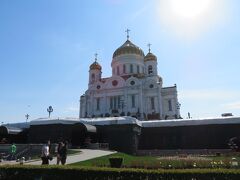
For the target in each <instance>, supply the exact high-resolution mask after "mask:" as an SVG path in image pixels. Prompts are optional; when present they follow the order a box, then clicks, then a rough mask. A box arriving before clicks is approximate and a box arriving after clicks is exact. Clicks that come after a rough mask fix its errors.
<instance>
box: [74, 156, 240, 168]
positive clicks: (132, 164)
mask: <svg viewBox="0 0 240 180" xmlns="http://www.w3.org/2000/svg"><path fill="white" fill-rule="evenodd" d="M110 157H122V158H123V159H124V160H123V167H128V168H144V169H162V168H164V169H173V168H174V169H184V168H231V158H232V157H231V156H228V157H226V156H220V157H192V156H187V157H178V156H171V157H153V156H132V155H128V154H124V153H116V154H113V155H108V156H104V157H99V158H95V159H91V160H87V161H83V162H78V163H74V164H71V166H88V167H109V166H110V163H109V158H110ZM236 158H237V161H238V163H239V164H240V157H239V156H237V157H236ZM238 168H239V166H238Z"/></svg>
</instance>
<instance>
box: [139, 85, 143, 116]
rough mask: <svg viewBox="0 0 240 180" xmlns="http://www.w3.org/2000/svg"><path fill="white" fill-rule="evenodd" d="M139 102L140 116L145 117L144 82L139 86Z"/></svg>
mask: <svg viewBox="0 0 240 180" xmlns="http://www.w3.org/2000/svg"><path fill="white" fill-rule="evenodd" d="M139 102H140V108H139V109H140V118H141V119H143V87H142V83H141V85H140V88H139Z"/></svg>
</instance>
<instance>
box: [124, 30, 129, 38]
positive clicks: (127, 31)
mask: <svg viewBox="0 0 240 180" xmlns="http://www.w3.org/2000/svg"><path fill="white" fill-rule="evenodd" d="M125 32H126V33H127V40H128V39H129V32H130V29H127V30H126V31H125Z"/></svg>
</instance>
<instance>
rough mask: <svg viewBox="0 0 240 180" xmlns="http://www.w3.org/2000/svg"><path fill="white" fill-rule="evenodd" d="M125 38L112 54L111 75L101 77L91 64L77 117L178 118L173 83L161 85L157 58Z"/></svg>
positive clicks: (97, 69)
mask: <svg viewBox="0 0 240 180" xmlns="http://www.w3.org/2000/svg"><path fill="white" fill-rule="evenodd" d="M127 37H128V38H127V41H126V42H125V43H124V44H123V45H122V46H120V47H119V48H118V49H117V50H116V51H115V52H114V53H113V57H112V63H111V67H112V76H111V77H107V78H103V77H102V67H101V65H100V64H99V63H98V62H97V56H96V58H95V62H93V64H91V65H90V69H89V83H88V89H87V90H86V92H85V94H83V95H82V96H81V97H80V113H79V117H80V118H84V117H114V116H133V117H136V118H138V119H139V120H159V119H177V118H181V116H180V104H179V102H178V97H177V87H176V85H174V86H171V87H163V86H162V85H163V81H162V78H161V76H159V75H158V61H157V57H156V56H155V55H154V54H153V53H151V50H150V45H149V52H148V53H147V55H144V52H143V50H142V49H140V48H139V47H138V46H136V45H135V44H133V43H132V42H131V41H130V40H129V36H127Z"/></svg>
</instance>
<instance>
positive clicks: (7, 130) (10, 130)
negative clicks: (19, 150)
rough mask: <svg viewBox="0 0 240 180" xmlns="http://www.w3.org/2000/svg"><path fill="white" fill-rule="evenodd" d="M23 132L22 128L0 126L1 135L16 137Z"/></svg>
mask: <svg viewBox="0 0 240 180" xmlns="http://www.w3.org/2000/svg"><path fill="white" fill-rule="evenodd" d="M21 132H23V129H22V128H17V127H11V126H0V134H1V135H16V134H19V133H21Z"/></svg>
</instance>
